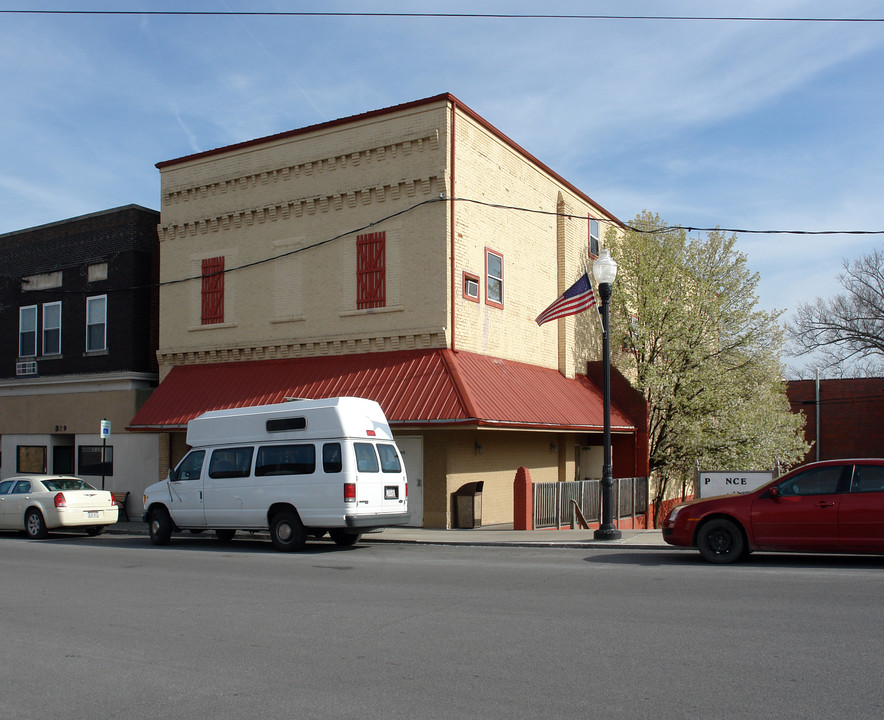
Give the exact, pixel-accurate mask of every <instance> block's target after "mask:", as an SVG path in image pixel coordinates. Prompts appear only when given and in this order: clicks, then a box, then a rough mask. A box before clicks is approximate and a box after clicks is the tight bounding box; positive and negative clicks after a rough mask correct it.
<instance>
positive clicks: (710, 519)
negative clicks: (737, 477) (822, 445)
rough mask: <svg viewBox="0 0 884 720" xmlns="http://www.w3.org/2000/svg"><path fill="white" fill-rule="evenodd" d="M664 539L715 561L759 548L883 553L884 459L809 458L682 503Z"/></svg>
mask: <svg viewBox="0 0 884 720" xmlns="http://www.w3.org/2000/svg"><path fill="white" fill-rule="evenodd" d="M663 539H664V540H665V541H666V542H668V543H669V544H670V545H675V546H677V547H696V548H697V549H698V550H699V551H700V555H702V556H703V558H704V559H705V560H708V561H709V562H714V563H730V562H735V561H737V560H739V559H740V558H743V557H745V556H746V555H748V554H749V553H750V552H754V551H756V550H781V551H789V552H794V551H797V552H829V553H880V554H884V459H881V458H875V459H868V460H825V461H823V462H815V463H810V464H808V465H803V466H801V467H799V468H796V469H795V470H792V471H791V472H789V473H787V474H786V475H783V476H782V477H779V478H777V479H776V480H773V481H772V482H769V483H767V484H766V485H764V486H762V487H760V488H758V489H757V490H754V491H753V492H750V493H747V494H745V495H721V496H719V497H712V498H705V499H700V500H693V501H691V502H687V503H683V504H681V505H678V506H676V507H675V508H673V509H672V512H670V513H669V516H668V517H667V518H666V520H665V521H664V522H663Z"/></svg>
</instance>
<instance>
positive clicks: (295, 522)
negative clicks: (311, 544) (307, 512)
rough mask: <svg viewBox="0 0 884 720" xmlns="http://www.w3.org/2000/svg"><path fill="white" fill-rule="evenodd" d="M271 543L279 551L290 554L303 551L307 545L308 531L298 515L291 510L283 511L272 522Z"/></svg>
mask: <svg viewBox="0 0 884 720" xmlns="http://www.w3.org/2000/svg"><path fill="white" fill-rule="evenodd" d="M270 542H272V543H273V547H275V548H276V549H277V550H283V551H284V552H290V551H292V550H303V549H304V545H306V544H307V531H306V530H305V529H304V525H303V524H302V523H301V519H300V518H299V517H298V514H297V513H295V512H292V511H291V510H282V511H280V512H278V513H276V515H274V516H273V520H271V521H270Z"/></svg>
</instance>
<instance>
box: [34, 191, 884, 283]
mask: <svg viewBox="0 0 884 720" xmlns="http://www.w3.org/2000/svg"><path fill="white" fill-rule="evenodd" d="M449 201H453V202H465V203H472V204H474V205H481V206H483V207H489V208H495V209H498V210H510V211H515V212H525V213H532V214H536V215H548V216H555V217H564V218H568V219H572V220H584V221H585V220H587V219H593V220H597V221H598V222H602V223H610V224H612V225H617V226H618V227H623V228H626V229H627V230H632V231H633V232H637V233H642V234H655V233H661V232H668V231H670V230H686V231H688V232H691V231H698V232H713V231H718V232H734V233H755V234H791V235H884V230H737V229H731V228H720V227H716V228H695V227H687V226H681V225H668V226H666V227H662V228H651V229H645V228H637V227H633V226H631V225H628V224H625V223H622V222H619V221H615V220H610V219H608V218H589V216H587V215H575V214H572V213H560V212H556V211H555V210H539V209H536V208H525V207H518V206H515V205H501V204H499V203H490V202H486V201H484V200H474V199H472V198H461V197H455V198H448V197H447V196H445V195H440V196H439V197H437V198H431V199H429V200H423V201H421V202H419V203H416V204H414V205H411V206H409V207H407V208H403V209H402V210H398V211H396V212H394V213H391V214H390V215H386V216H384V217H382V218H379V219H377V220H374V221H372V222H370V223H366V224H364V225H361V226H360V227H356V228H352V229H350V230H345V231H344V232H341V233H339V234H337V235H334V236H332V237H328V238H325V239H323V240H318V241H316V242H314V243H310V244H308V245H304V246H303V247H299V248H296V249H294V250H289V251H287V252H284V253H280V254H277V255H271V256H269V257H264V258H261V259H259V260H253V261H251V262H247V263H244V264H242V265H237V266H236V267H231V268H227V267H225V268H224V270H220V271H217V272H215V273H209V274H206V275H191V276H188V277H182V278H177V279H175V280H161V281H160V282H157V283H150V284H148V285H138V286H130V287H124V288H108V289H107V290H106V292H131V291H133V290H147V289H150V288H159V287H165V286H169V285H179V284H181V283H186V282H193V281H195V280H202V279H203V278H206V277H212V276H214V275H227V274H229V273H233V272H237V271H239V270H246V269H247V268H252V267H256V266H258V265H264V264H266V263H270V262H274V261H276V260H281V259H283V258H286V257H290V256H292V255H297V254H300V253H303V252H306V251H308V250H314V249H316V248H318V247H322V246H323V245H327V244H329V243H332V242H335V241H336V240H341V239H342V238H345V237H348V236H350V235H355V234H357V233H361V232H364V231H366V230H369V229H371V228H373V227H375V226H377V225H381V224H382V223H385V222H387V221H388V220H392V219H393V218H395V217H399V216H400V215H405V214H406V213H410V212H412V211H414V210H417V209H418V208H420V207H423V206H425V205H430V204H434V203H438V202H449ZM59 267H61V266H59ZM32 292H54V293H59V294H62V295H65V294H71V295H81V294H84V292H85V291H82V290H61V291H59V290H57V289H47V290H34V291H32Z"/></svg>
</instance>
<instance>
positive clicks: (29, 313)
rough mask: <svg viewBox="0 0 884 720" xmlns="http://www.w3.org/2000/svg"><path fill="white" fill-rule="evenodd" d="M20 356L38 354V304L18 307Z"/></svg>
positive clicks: (34, 355)
mask: <svg viewBox="0 0 884 720" xmlns="http://www.w3.org/2000/svg"><path fill="white" fill-rule="evenodd" d="M18 356H19V357H36V356H37V306H36V305H28V306H27V307H23V308H19V309H18Z"/></svg>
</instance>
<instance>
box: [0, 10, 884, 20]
mask: <svg viewBox="0 0 884 720" xmlns="http://www.w3.org/2000/svg"><path fill="white" fill-rule="evenodd" d="M0 14H2V15H104V16H113V15H120V16H126V15H128V16H133V15H137V16H152V17H332V18H335V17H342V18H412V19H424V18H431V19H464V20H646V21H648V20H651V21H675V22H787V23H881V22H884V18H856V17H846V18H837V17H767V16H752V15H733V16H724V15H598V14H583V13H580V14H561V15H555V14H542V13H453V12H450V13H447V12H329V11H302V10H298V11H294V10H293V11H272V10H0Z"/></svg>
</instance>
